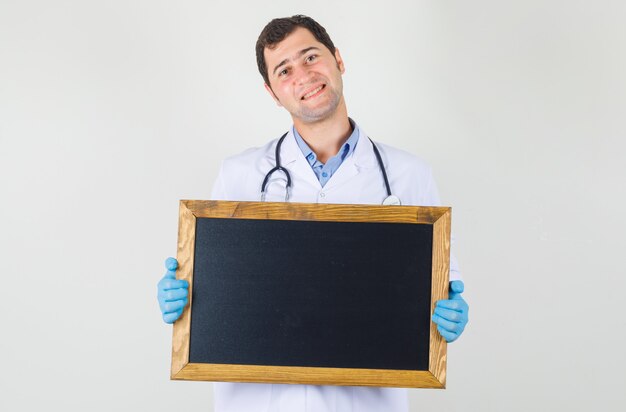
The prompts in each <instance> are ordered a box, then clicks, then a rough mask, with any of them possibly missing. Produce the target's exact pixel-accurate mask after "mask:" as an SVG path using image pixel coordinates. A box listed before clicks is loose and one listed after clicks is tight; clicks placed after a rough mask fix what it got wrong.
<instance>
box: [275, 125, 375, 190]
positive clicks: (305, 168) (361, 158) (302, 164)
mask: <svg viewBox="0 0 626 412" xmlns="http://www.w3.org/2000/svg"><path fill="white" fill-rule="evenodd" d="M355 127H357V128H358V131H359V140H358V142H357V144H356V147H355V148H354V151H353V152H352V154H351V155H350V156H348V157H346V158H345V159H344V161H343V162H342V164H341V166H339V169H337V171H336V172H335V173H334V174H333V176H332V177H331V178H330V180H329V181H328V182H327V183H326V185H325V186H324V189H331V188H333V187H334V186H338V185H341V184H343V183H345V182H346V181H347V180H349V179H350V178H352V177H354V176H356V175H357V174H358V173H359V172H360V170H361V169H370V168H373V167H377V166H378V162H377V161H376V155H375V154H374V149H373V148H372V142H371V141H370V139H369V138H368V137H367V135H366V134H365V132H364V131H363V129H361V128H359V126H358V125H357V124H355ZM281 149H282V150H281V153H280V159H281V164H282V165H283V166H285V167H288V168H289V169H290V170H293V173H295V174H296V175H298V176H301V177H302V178H303V179H304V180H306V181H307V182H309V183H310V184H312V185H314V186H315V187H318V188H319V189H320V190H321V189H322V186H321V185H320V182H319V180H318V178H317V176H316V175H315V172H313V169H312V168H311V165H310V164H309V162H308V161H307V160H306V158H305V157H304V154H303V153H302V150H300V147H299V146H298V143H297V142H296V138H295V136H294V135H293V127H290V128H289V132H288V133H287V136H285V140H284V141H283V145H282V147H281Z"/></svg>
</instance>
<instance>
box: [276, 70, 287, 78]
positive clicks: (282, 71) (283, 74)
mask: <svg viewBox="0 0 626 412" xmlns="http://www.w3.org/2000/svg"><path fill="white" fill-rule="evenodd" d="M287 73H289V69H282V70H281V71H279V72H278V77H283V76H286V75H287Z"/></svg>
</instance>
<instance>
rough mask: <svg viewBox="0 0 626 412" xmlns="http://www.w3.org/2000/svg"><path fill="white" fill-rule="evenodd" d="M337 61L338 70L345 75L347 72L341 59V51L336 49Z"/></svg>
mask: <svg viewBox="0 0 626 412" xmlns="http://www.w3.org/2000/svg"><path fill="white" fill-rule="evenodd" d="M335 60H337V68H338V69H339V71H340V72H341V74H344V73H345V72H346V66H344V64H343V59H342V58H341V54H339V49H338V48H336V47H335Z"/></svg>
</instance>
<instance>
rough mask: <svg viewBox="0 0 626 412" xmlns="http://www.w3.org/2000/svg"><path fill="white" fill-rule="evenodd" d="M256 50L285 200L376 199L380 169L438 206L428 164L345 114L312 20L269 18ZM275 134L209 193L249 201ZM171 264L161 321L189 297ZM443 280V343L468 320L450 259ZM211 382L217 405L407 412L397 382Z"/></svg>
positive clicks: (328, 49)
mask: <svg viewBox="0 0 626 412" xmlns="http://www.w3.org/2000/svg"><path fill="white" fill-rule="evenodd" d="M256 55H257V64H258V68H259V71H260V72H261V75H262V76H263V79H264V81H265V89H266V90H267V92H268V93H269V94H270V96H271V97H272V98H273V99H274V101H275V102H276V104H278V105H279V106H282V107H284V108H285V109H286V110H287V111H288V112H289V113H290V114H291V117H292V119H293V126H292V127H291V128H290V129H289V131H288V132H287V133H286V135H285V136H284V137H283V138H282V141H281V143H280V147H279V150H278V151H279V156H280V162H281V165H282V166H283V167H284V168H285V169H287V171H288V173H289V175H290V177H291V190H290V193H289V199H288V200H289V201H293V202H307V203H360V204H381V203H383V201H385V199H387V198H388V197H389V193H388V191H387V186H386V184H385V179H384V177H383V170H386V174H387V177H388V183H389V188H390V190H391V192H392V193H393V195H394V196H396V197H397V198H399V200H400V201H401V202H402V204H405V205H420V206H436V205H438V204H439V198H438V194H437V189H436V186H435V182H434V180H433V176H432V173H431V169H430V168H429V167H428V166H427V165H426V164H425V163H423V162H422V161H421V160H419V159H418V158H416V157H414V156H412V155H410V154H408V153H406V152H403V151H400V150H398V149H395V148H392V147H390V146H387V145H384V144H381V143H378V142H377V143H375V145H374V143H373V142H372V141H370V139H369V138H368V136H367V135H366V133H365V131H364V130H363V129H361V128H360V127H359V125H358V124H357V123H356V122H354V121H353V120H352V119H350V118H349V117H348V111H347V108H346V102H345V100H344V96H343V84H342V74H343V73H344V72H345V66H344V62H343V59H342V58H341V55H340V54H339V50H338V49H336V48H335V46H334V44H333V42H332V40H331V39H330V37H329V36H328V34H327V33H326V30H325V29H324V28H323V27H322V26H320V25H319V24H318V23H317V22H316V21H314V20H313V19H311V18H309V17H306V16H301V15H297V16H293V17H289V18H280V19H274V20H272V21H271V22H270V23H268V24H267V26H266V27H265V28H264V29H263V31H262V32H261V34H260V36H259V39H258V41H257V44H256ZM279 140H281V139H275V140H272V141H271V142H269V143H267V144H266V145H265V146H262V147H260V148H254V149H249V150H247V151H245V152H243V153H241V154H239V155H236V156H233V157H231V158H229V159H226V160H225V161H224V163H223V164H222V167H221V170H220V171H219V175H218V177H217V181H216V182H215V186H214V188H213V193H212V196H211V197H212V199H215V200H237V201H258V200H259V199H260V198H261V186H262V183H263V181H264V178H265V176H266V175H267V173H268V172H269V171H270V170H271V169H272V168H274V167H275V166H276V149H277V144H278V143H279ZM376 148H377V149H378V150H379V152H380V157H381V160H380V161H379V160H378V159H377V156H376V153H375V149H376ZM381 163H382V164H381ZM286 184H287V176H286V174H285V173H283V172H281V171H277V172H275V173H272V174H271V175H270V177H269V179H268V181H267V184H266V187H265V188H264V189H265V200H267V201H285V196H286V195H287V190H286ZM391 199H392V202H393V199H394V198H393V197H392V198H391ZM388 201H389V200H388ZM176 268H177V262H176V260H175V259H173V258H168V259H167V260H166V269H167V272H166V274H165V276H164V277H163V279H161V281H160V282H159V284H158V300H159V305H160V308H161V312H162V315H163V320H164V321H165V322H167V323H172V322H174V321H175V320H176V319H178V318H179V317H180V316H181V314H182V312H183V310H184V308H185V306H186V305H187V302H188V299H187V287H188V285H187V282H186V281H183V280H176V278H175V271H176ZM381 276H384V273H381ZM450 280H451V282H450V296H449V299H448V300H441V301H438V302H437V305H436V309H435V312H434V314H433V317H432V320H433V321H434V322H435V323H436V324H437V325H438V330H439V333H440V334H441V335H442V336H443V337H444V338H445V339H446V341H448V342H452V341H454V340H456V339H457V338H458V337H459V335H460V334H461V333H462V332H463V329H464V328H465V325H466V323H467V321H468V305H467V303H466V302H465V301H464V300H463V298H462V297H461V293H462V292H463V282H462V281H461V280H460V275H459V272H458V269H457V264H456V261H455V260H454V259H453V258H452V259H451V262H450ZM214 385H215V386H214V389H215V411H216V412H275V411H283V412H300V411H302V412H305V411H306V412H330V411H337V412H339V411H341V412H344V411H345V412H348V411H354V412H406V411H408V400H407V391H406V389H397V388H393V389H392V388H369V387H340V386H314V385H280V384H246V383H215V384H214Z"/></svg>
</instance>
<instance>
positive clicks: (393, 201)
mask: <svg viewBox="0 0 626 412" xmlns="http://www.w3.org/2000/svg"><path fill="white" fill-rule="evenodd" d="M288 133H289V132H287V133H285V134H284V135H282V136H281V137H280V139H278V143H276V166H274V167H273V168H272V169H271V170H270V171H269V172H267V174H266V175H265V178H264V179H263V184H262V185H261V201H262V202H264V201H265V190H266V189H267V182H268V181H269V180H270V176H272V173H274V172H279V171H280V172H283V173H284V174H285V176H286V177H287V184H286V185H285V202H288V201H289V195H290V193H291V175H290V174H289V171H288V170H287V169H285V168H284V167H283V166H281V164H280V147H281V146H282V144H283V140H285V137H286V136H287V134H288ZM368 139H369V137H368ZM369 140H370V142H372V147H373V148H374V154H375V155H376V160H377V161H378V166H379V167H380V171H381V172H382V175H383V180H384V181H385V189H387V197H386V198H385V200H383V205H385V206H388V205H400V204H401V203H400V198H399V197H398V196H394V195H392V194H391V188H390V187H389V180H388V179H387V171H386V170H385V165H384V164H383V159H382V158H381V157H380V152H379V151H378V147H376V144H375V143H374V141H373V140H372V139H369Z"/></svg>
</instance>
